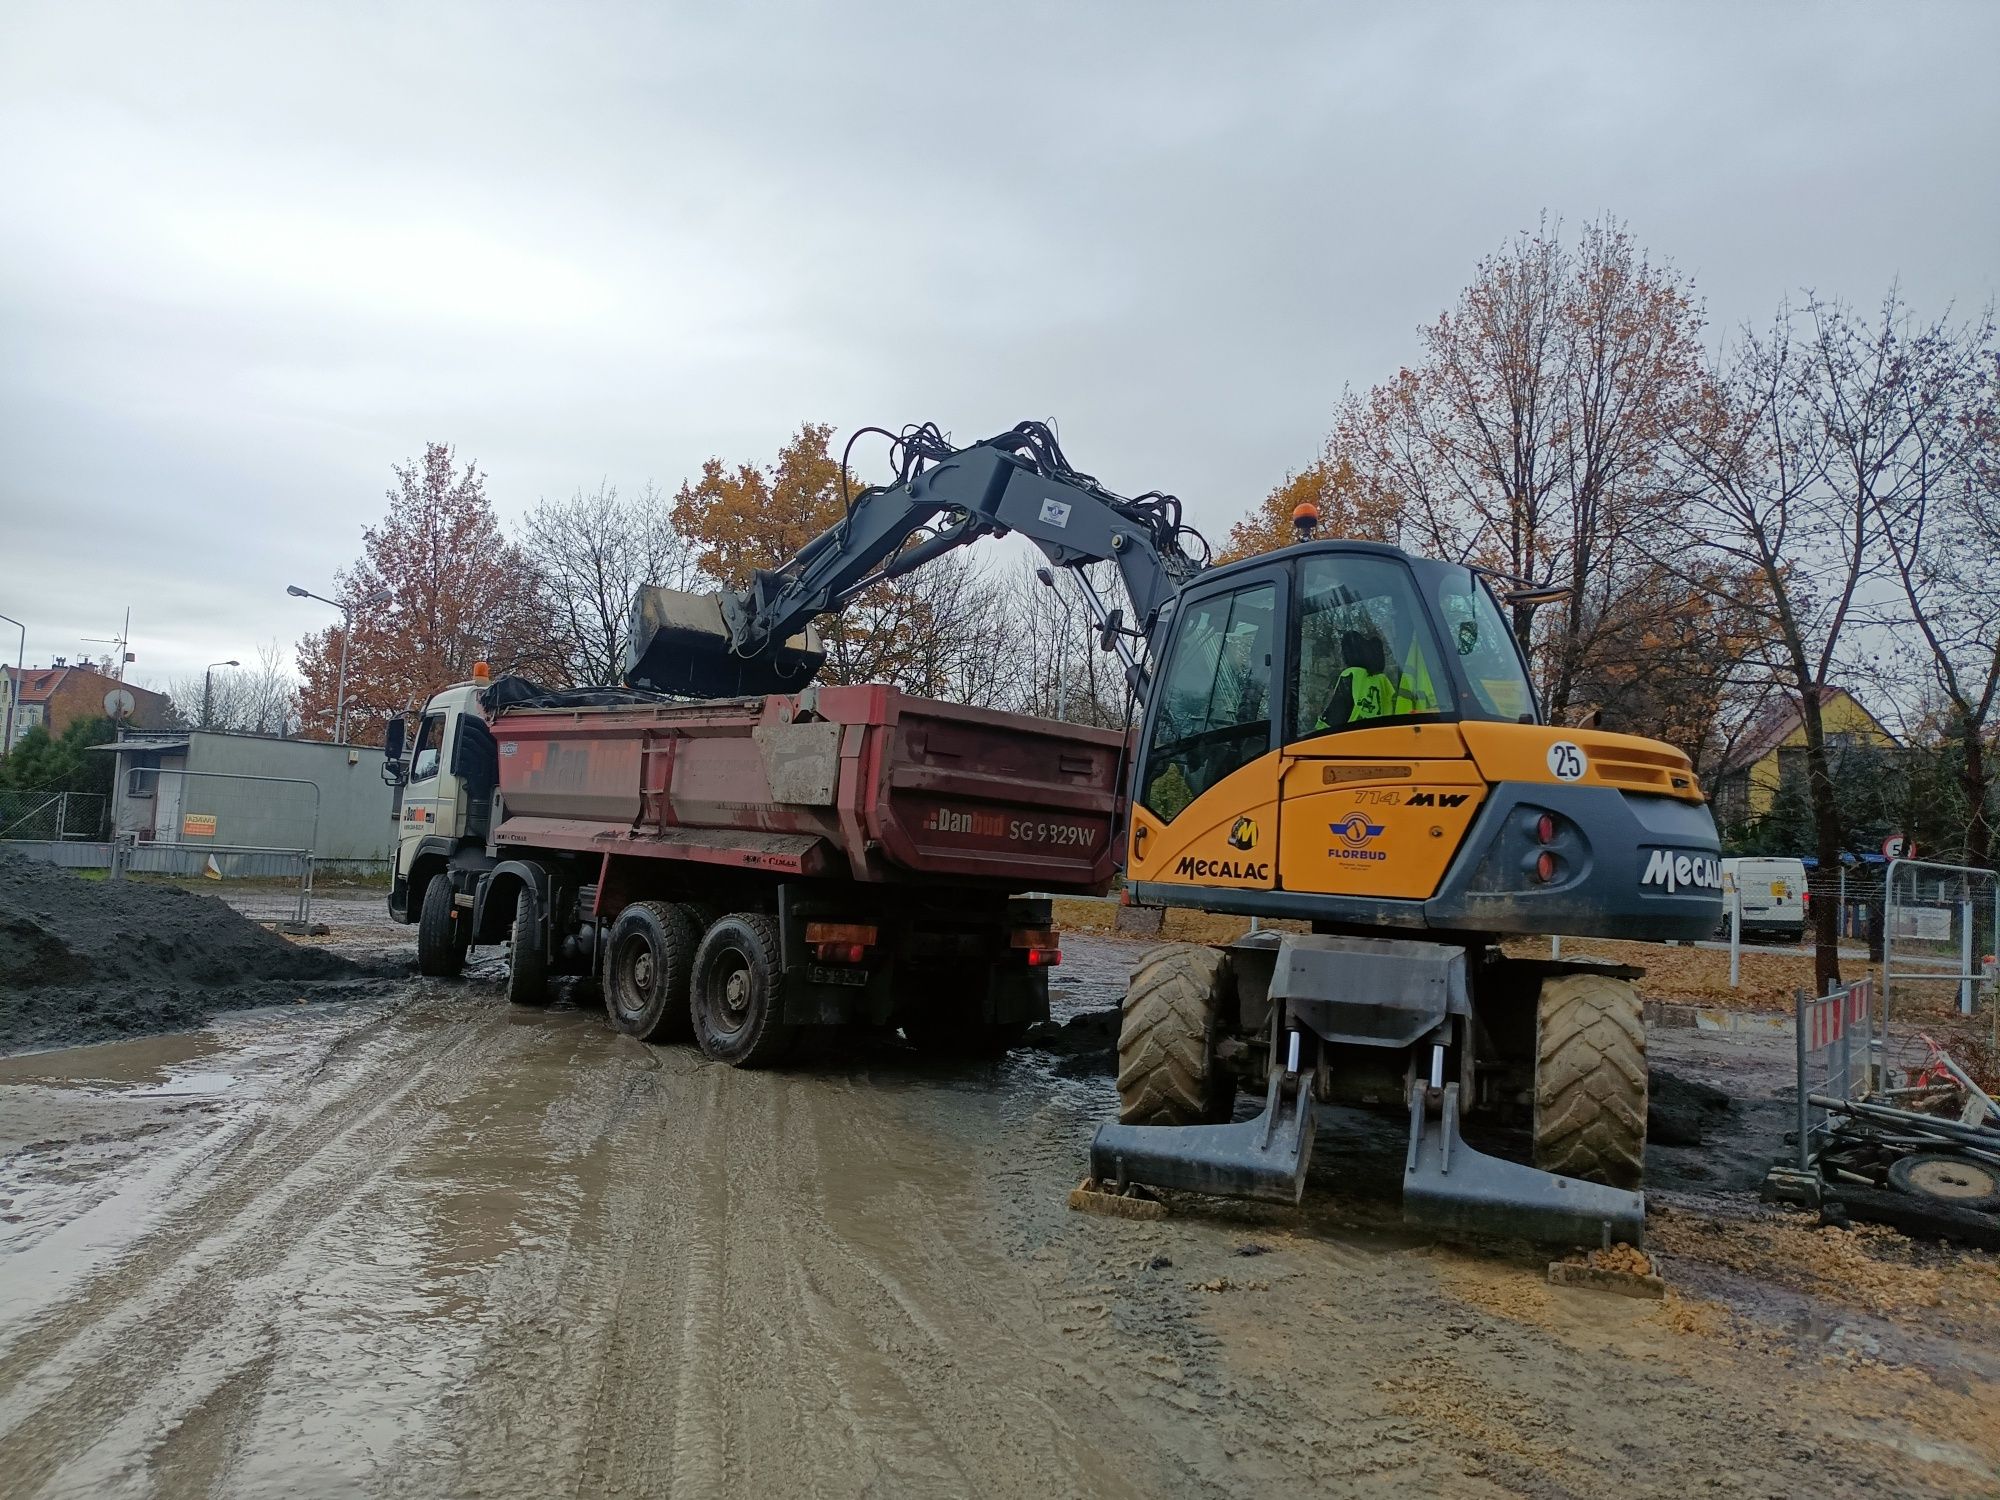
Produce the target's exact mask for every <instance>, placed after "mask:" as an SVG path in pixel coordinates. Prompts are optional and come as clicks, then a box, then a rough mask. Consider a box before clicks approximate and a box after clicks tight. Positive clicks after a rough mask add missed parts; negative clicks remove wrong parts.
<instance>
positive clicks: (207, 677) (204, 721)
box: [201, 657, 243, 729]
mask: <svg viewBox="0 0 2000 1500" xmlns="http://www.w3.org/2000/svg"><path fill="white" fill-rule="evenodd" d="M242 665H243V663H242V662H240V661H237V660H236V659H235V658H234V657H232V658H230V659H229V660H228V661H212V662H210V663H209V664H208V665H207V666H205V667H203V668H202V669H201V727H202V728H203V729H206V728H208V727H209V725H210V724H211V723H212V722H213V719H212V717H211V715H210V712H209V706H210V705H211V704H213V703H214V702H215V669H216V668H217V667H240V666H242Z"/></svg>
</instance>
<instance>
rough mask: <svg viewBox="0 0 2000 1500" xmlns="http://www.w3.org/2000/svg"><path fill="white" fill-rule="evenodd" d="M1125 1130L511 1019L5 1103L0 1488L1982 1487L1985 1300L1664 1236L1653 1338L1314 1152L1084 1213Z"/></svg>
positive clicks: (268, 1029)
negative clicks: (1277, 1166)
mask: <svg viewBox="0 0 2000 1500" xmlns="http://www.w3.org/2000/svg"><path fill="white" fill-rule="evenodd" d="M337 930H338V929H337ZM346 941H347V942H348V943H349V944H350V945H351V946H354V947H356V948H361V947H365V946H366V944H367V941H368V938H367V937H366V935H363V936H362V937H359V938H357V937H354V936H352V935H350V936H349V937H348V938H347V939H346ZM1129 956H1130V950H1129V949H1127V948H1125V947H1123V946H1122V945H1117V944H1113V943H1110V942H1102V941H1100V942H1095V943H1084V944H1075V945H1073V946H1072V948H1071V952H1070V954H1069V957H1068V959H1067V960H1066V968H1065V970H1064V974H1065V980H1066V985H1067V989H1066V992H1065V996H1064V1000H1065V1003H1066V1004H1067V1005H1068V1006H1071V1007H1075V1006H1080V1005H1085V1004H1092V1005H1094V1004H1099V1003H1103V1002H1104V1001H1105V1000H1106V999H1107V997H1108V996H1110V995H1111V994H1113V993H1115V987H1116V986H1117V984H1118V983H1119V976H1120V973H1121V970H1122V967H1123V965H1124V964H1125V962H1126V961H1127V959H1128V958H1129ZM1110 1100H1111V1089H1110V1084H1109V1081H1108V1080H1107V1079H1104V1078H1100V1077H1062V1076H1058V1075H1057V1072H1056V1069H1055V1067H1054V1066H1053V1065H1052V1064H1051V1062H1050V1061H1049V1060H1048V1059H1047V1058H1044V1057H1040V1056H1037V1055H1035V1054H1030V1053H1021V1054H1016V1055H1015V1056H1013V1057H1012V1058H1010V1059H1008V1060H1006V1061H1005V1062H1002V1063H999V1064H997V1065H982V1066H961V1067H941V1066H933V1065H929V1064H926V1063H924V1062H922V1061H920V1060H918V1059H916V1058H915V1057H914V1056H913V1055H911V1054H909V1053H907V1052H905V1051H903V1050H901V1049H900V1048H897V1047H893V1046H881V1047H877V1048H874V1049H873V1050H865V1051H858V1052H853V1053H849V1054H846V1055H843V1056H840V1057H834V1058H828V1057H821V1058H818V1059H814V1060H810V1061H808V1062H805V1063H802V1064H801V1065H800V1066H799V1067H798V1068H796V1069H794V1070H792V1071H787V1072H782V1073H777V1074H749V1073H737V1072H732V1071H731V1070H729V1069H726V1068H721V1067H715V1066H710V1065H707V1064H704V1063H702V1062H700V1061H699V1060H698V1058H697V1056H696V1054H694V1053H693V1052H692V1051H688V1050H682V1049H652V1048H647V1047H644V1046H641V1045H639V1044H636V1043H633V1042H631V1041H629V1040H627V1039H623V1038H620V1037H618V1036H616V1035H614V1034H613V1033H612V1032H611V1031H610V1030H609V1029H608V1028H607V1027H605V1026H604V1025H603V1024H602V1022H601V1021H600V1020H599V1019H598V1018H597V1017H595V1016H593V1015H591V1014H588V1013H586V1012H584V1011H581V1010H578V1009H575V1008H571V1007H567V1006H558V1007H556V1008H553V1009H551V1010H549V1011H547V1012H526V1011H519V1010H510V1009H509V1007H508V1006H507V1005H506V1003H505V1001H504V1000H503V999H502V998H501V995H500V993H499V990H498V987H497V984H495V983H494V982H493V981H492V979H490V978H488V979H486V980H483V981H482V980H480V979H477V978H475V979H474V980H473V981H472V982H470V983H464V984H431V983H413V984H412V985H410V986H409V987H407V989H405V990H403V991H400V992H399V993H398V994H397V995H396V996H394V997H391V998H387V999H383V1000H371V1001H357V1002H352V1003H347V1004H344V1005H336V1006H313V1007H299V1008H295V1009H292V1010H282V1009H281V1010H263V1011H252V1012H246V1013H243V1014H241V1015H233V1016H228V1017H224V1018H221V1019H219V1020H217V1021H215V1022H214V1023H212V1024H211V1025H210V1027H209V1028H208V1029H206V1030H204V1031H201V1032H196V1033H191V1034H187V1035H183V1036H178V1037H166V1038H153V1039H149V1040H135V1041H125V1042H117V1043H111V1044H107V1045H104V1046H99V1047H93V1048H84V1049H72V1050H70V1051H68V1052H63V1053H47V1054H40V1055H34V1056H25V1057H16V1058H12V1059H6V1060H0V1492H4V1493H5V1494H7V1495H8V1496H30V1495H77V1496H84V1495H88V1496H120V1495H134V1496H140V1495H161V1496H171V1497H180V1496H200V1495H215V1494H219V1495H232V1496H234V1495H243V1496H263V1495H272V1496H286V1497H292V1500H297V1497H304V1496H320V1495H343V1494H355V1495H371V1496H372V1495H383V1496H397V1495H413V1496H487V1495H491V1496H523V1495H556V1494H562V1495H585V1496H593V1495H664V1494H674V1495H688V1496H695V1495H742V1496H753V1495H754V1496H765V1495H792V1494H798V1495H828V1496H846V1495H921V1496H933V1495H980V1496H988V1495H992V1496H1009V1495H1023V1496H1032V1497H1034V1500H1051V1497H1056V1496H1068V1495H1124V1496H1135V1497H1140V1496H1164V1495H1258V1496H1282V1495H1308V1494H1311V1495H1348V1494H1353V1495H1388V1494H1400V1495H1408V1494H1439V1495H1449V1496H1460V1495H1466V1496H1498V1495H1534V1496H1592V1497H1602V1496H1609V1495H1618V1496H1621V1497H1622V1496H1640V1495H1675V1496H1682V1495H1686V1494H1688V1493H1690V1492H1693V1491H1698V1490H1702V1489H1708V1490H1712V1491H1713V1492H1716V1493H1721V1494H1730V1495H1774V1496H1778V1495H1796V1494H1802V1493H1808V1492H1811V1493H1816V1494H1824V1495H1864V1494H1866V1495H1873V1496H1884V1495H1903V1494H1909V1495H1973V1494H1991V1493H1995V1492H1996V1491H2000V1480H1996V1478H1995V1475H1996V1473H2000V1401H1996V1396H1995V1393H1996V1390H2000V1340H1996V1338H1995V1336H1994V1335H1995V1333H1996V1332H2000V1275H1996V1274H1995V1273H1994V1269H1993V1265H1992V1262H1991V1261H1990V1259H1988V1258H1983V1257H1971V1258H1970V1259H1967V1258H1962V1257H1957V1256H1952V1257H1939V1256H1935V1255H1934V1254H1932V1253H1931V1252H1924V1251H1919V1250H1914V1249H1911V1248H1910V1247H1908V1246H1906V1245H1905V1244H1904V1243H1903V1242H1901V1241H1896V1242H1894V1243H1893V1244H1891V1243H1889V1242H1888V1241H1886V1240H1882V1239H1878V1238H1867V1239H1862V1240H1859V1241H1856V1240H1855V1237H1853V1236H1844V1235H1841V1234H1840V1232H1839V1231H1833V1230H1825V1231H1821V1230H1817V1229H1814V1228H1811V1227H1809V1224H1808V1221H1804V1220H1796V1221H1786V1220H1783V1219H1781V1218H1779V1217H1778V1216H1775V1215H1773V1214H1771V1213H1769V1212H1767V1211H1764V1210H1760V1209H1757V1208H1756V1207H1754V1205H1749V1204H1747V1202H1746V1203H1743V1204H1741V1205H1739V1206H1735V1207H1732V1206H1731V1205H1730V1204H1729V1203H1721V1202H1708V1201H1706V1200H1698V1199H1696V1198H1694V1197H1692V1196H1685V1197H1683V1198H1682V1199H1680V1200H1679V1201H1678V1204H1676V1203H1667V1204H1665V1205H1664V1210H1665V1211H1664V1213H1663V1216H1662V1219H1661V1221H1660V1230H1659V1233H1658V1235H1657V1238H1658V1239H1659V1240H1660V1241H1661V1243H1663V1244H1664V1245H1666V1246H1667V1247H1668V1248H1669V1252H1670V1253H1669V1254H1668V1255H1667V1256H1666V1261H1665V1263H1666V1269H1667V1274H1668V1275H1669V1277H1670V1278H1671V1279H1672V1280H1673V1281H1674V1282H1675V1284H1676V1285H1677V1286H1678V1287H1679V1288H1681V1294H1680V1295H1677V1296H1676V1297H1674V1298H1673V1299H1670V1300H1669V1301H1668V1302H1667V1303H1665V1304H1660V1303H1644V1302H1637V1301H1629V1300H1626V1299H1622V1298H1617V1297H1611V1296H1606V1295H1604V1294H1601V1293H1585V1292H1573V1291H1559V1290H1556V1289H1553V1288H1551V1287H1549V1286H1548V1285H1547V1284H1546V1282H1545V1281H1544V1280H1543V1279H1542V1276H1541V1274H1540V1273H1541V1270H1542V1265H1541V1263H1538V1262H1535V1261H1531V1260H1526V1259H1519V1258H1516V1259H1509V1258H1506V1257H1504V1256H1501V1257H1496V1256H1494V1255H1491V1254H1485V1253H1475V1252H1471V1251H1466V1250H1460V1249H1454V1248H1450V1247H1446V1246H1441V1245H1439V1244H1437V1243H1436V1242H1434V1241H1432V1240H1430V1239H1426V1238H1420V1237H1416V1236H1413V1235H1409V1234H1405V1233H1403V1232H1402V1231H1400V1230H1398V1229H1396V1228H1395V1227H1393V1220H1392V1214H1391V1211H1390V1210H1389V1208H1388V1207H1387V1206H1386V1205H1383V1204H1380V1203H1373V1204H1371V1203H1368V1202H1365V1201H1364V1202H1360V1203H1357V1202H1356V1201H1355V1200H1354V1198H1353V1196H1352V1194H1351V1193H1343V1189H1344V1188H1347V1187H1349V1186H1350V1185H1351V1183H1350V1181H1349V1179H1348V1178H1347V1176H1346V1175H1345V1174H1344V1172H1343V1169H1342V1162H1341V1159H1340V1155H1339V1153H1338V1151H1336V1150H1328V1149H1326V1148H1327V1145H1328V1144H1329V1143H1327V1142H1323V1143H1322V1149H1321V1153H1320V1157H1319V1160H1318V1161H1317V1162H1316V1167H1315V1171H1316V1177H1317V1179H1318V1180H1317V1181H1316V1184H1315V1186H1316V1189H1318V1190H1319V1191H1320V1192H1321V1193H1322V1194H1324V1195H1327V1196H1325V1197H1322V1198H1321V1200H1320V1202H1319V1204H1318V1206H1316V1207H1313V1208H1312V1209H1310V1210H1309V1211H1307V1212H1304V1213H1298V1212H1286V1211H1278V1210H1264V1209H1258V1208H1231V1207H1227V1206H1221V1207H1217V1206H1210V1207H1206V1208H1202V1209H1200V1210H1199V1211H1197V1212H1190V1213H1183V1214H1180V1215H1177V1216H1176V1217H1174V1218H1170V1219H1168V1220H1167V1221H1165V1222H1162V1223H1157V1224H1130V1223H1122V1222H1116V1221H1110V1220H1104V1219H1098V1218H1091V1217H1086V1216H1081V1215H1075V1214H1071V1213H1069V1212H1068V1211H1067V1210H1066V1209H1065V1207H1064V1206H1063V1198H1064V1193H1065V1191H1066V1190H1067V1188H1068V1187H1069V1186H1071V1185H1072V1183H1073V1182H1074V1180H1075V1178H1076V1177H1077V1175H1078V1172H1079V1169H1080V1163H1081V1162H1082V1160H1083V1155H1084V1147H1085V1145H1086V1143H1087V1141H1088V1138H1089V1133H1090V1130H1091V1128H1092V1127H1093V1125H1094V1124H1095V1123H1096V1122H1097V1120H1099V1119H1100V1118H1102V1117H1103V1116H1104V1115H1105V1114H1106V1112H1107V1110H1108V1108H1109V1105H1110ZM1733 1201H1734V1200H1732V1202H1733ZM1828 1236H1838V1237H1839V1241H1840V1242H1839V1244H1837V1245H1836V1244H1834V1243H1833V1242H1832V1241H1830V1240H1829V1239H1828V1238H1827V1237H1828ZM1850 1241H1853V1242H1854V1243H1850ZM1927 1257H1928V1258H1927ZM1767 1263H1780V1264H1779V1268H1778V1269H1777V1270H1776V1271H1770V1270H1767V1269H1766V1266H1767ZM1746 1266H1747V1267H1749V1268H1750V1269H1748V1270H1746V1269H1745V1267H1746Z"/></svg>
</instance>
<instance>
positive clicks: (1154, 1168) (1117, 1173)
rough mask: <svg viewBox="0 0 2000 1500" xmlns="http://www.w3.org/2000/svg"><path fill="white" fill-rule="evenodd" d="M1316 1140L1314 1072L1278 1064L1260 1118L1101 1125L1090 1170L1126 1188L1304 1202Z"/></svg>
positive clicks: (1092, 1149)
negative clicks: (1228, 1122) (1230, 1121)
mask: <svg viewBox="0 0 2000 1500" xmlns="http://www.w3.org/2000/svg"><path fill="white" fill-rule="evenodd" d="M1288 1084H1289V1088H1288ZM1288 1092H1289V1095H1290V1097H1289V1098H1288V1097H1287V1093H1288ZM1312 1143H1313V1102H1312V1080H1311V1077H1310V1075H1304V1076H1302V1075H1299V1074H1291V1073H1282V1072H1278V1071H1276V1070H1274V1071H1273V1072H1272V1074H1271V1084H1270V1088H1269V1090H1268V1091H1267V1092H1266V1093H1265V1096H1264V1112H1263V1113H1262V1114H1260V1115H1258V1116H1257V1118H1256V1119H1254V1120H1244V1121H1242V1122H1240V1123H1238V1124H1235V1125H1119V1124H1107V1125H1100V1126H1098V1127H1097V1134H1096V1135H1095V1136H1094V1137H1093V1138H1092V1139H1091V1142H1090V1175H1091V1176H1092V1177H1094V1178H1095V1179H1097V1181H1098V1182H1100V1183H1106V1184H1115V1185H1116V1186H1117V1187H1119V1188H1123V1187H1124V1186H1125V1185H1126V1184H1127V1183H1134V1182H1137V1183H1144V1184H1145V1185H1146V1186H1148V1187H1160V1188H1179V1189H1182V1190H1183V1191H1185V1192H1190V1193H1213V1194H1215V1195H1216V1196H1218V1197H1224V1198H1263V1199H1268V1200H1270V1201H1271V1202H1274V1203H1297V1202H1298V1201H1299V1197H1300V1195H1301V1194H1303V1193H1304V1191H1305V1185H1306V1168H1307V1166H1308V1165H1309V1164H1310V1162H1311V1160H1312Z"/></svg>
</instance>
